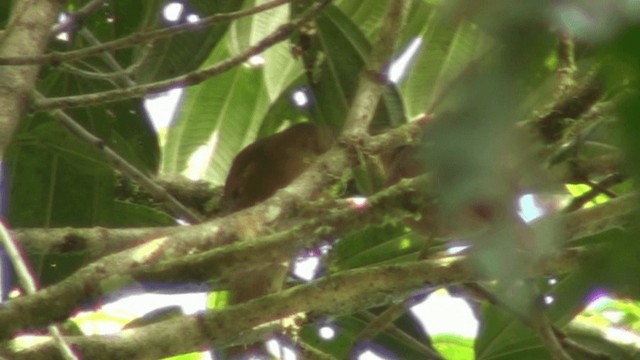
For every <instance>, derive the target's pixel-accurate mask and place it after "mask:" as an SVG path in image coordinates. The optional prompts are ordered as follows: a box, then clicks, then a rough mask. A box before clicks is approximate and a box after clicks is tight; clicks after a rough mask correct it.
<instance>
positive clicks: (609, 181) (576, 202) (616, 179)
mask: <svg viewBox="0 0 640 360" xmlns="http://www.w3.org/2000/svg"><path fill="white" fill-rule="evenodd" d="M625 179H626V177H625V176H622V175H621V174H611V175H609V176H607V177H606V178H604V179H603V180H602V181H600V182H598V183H595V184H594V183H589V186H591V190H589V191H587V192H585V193H584V194H582V195H580V196H576V197H575V198H573V200H571V203H569V205H567V206H566V207H565V208H564V209H563V210H562V211H564V212H572V211H576V210H578V209H581V208H582V207H583V206H585V205H586V204H587V203H588V202H589V201H591V200H593V199H595V198H596V196H598V195H600V194H605V195H607V196H609V197H611V198H615V197H617V196H616V194H613V193H612V192H611V191H610V190H609V188H610V187H612V186H614V185H617V184H620V183H621V182H623V181H624V180H625Z"/></svg>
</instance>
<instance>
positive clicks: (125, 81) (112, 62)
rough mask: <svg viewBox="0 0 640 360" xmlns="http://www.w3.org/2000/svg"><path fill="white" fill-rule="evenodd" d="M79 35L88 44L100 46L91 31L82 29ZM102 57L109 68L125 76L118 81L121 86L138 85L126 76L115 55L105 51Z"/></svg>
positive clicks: (101, 54)
mask: <svg viewBox="0 0 640 360" xmlns="http://www.w3.org/2000/svg"><path fill="white" fill-rule="evenodd" d="M79 33H80V36H82V37H83V38H84V39H85V40H87V41H88V42H90V43H92V44H100V40H98V38H96V37H95V35H93V33H92V32H91V31H89V30H87V29H85V28H82V29H80V32H79ZM100 56H101V57H102V59H103V61H104V62H105V63H106V64H107V66H109V67H110V68H111V69H112V70H114V71H117V72H119V73H122V74H123V75H122V76H120V77H119V78H118V79H117V80H118V81H119V82H120V86H122V87H130V86H135V85H137V84H136V82H135V81H133V80H132V79H131V77H129V75H128V74H124V69H123V68H122V66H120V64H119V63H118V61H117V60H116V58H115V57H114V56H113V54H111V53H110V52H109V51H103V52H102V53H100Z"/></svg>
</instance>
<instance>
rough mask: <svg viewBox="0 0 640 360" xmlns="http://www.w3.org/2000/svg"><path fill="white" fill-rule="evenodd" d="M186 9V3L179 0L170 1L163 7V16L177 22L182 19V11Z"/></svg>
mask: <svg viewBox="0 0 640 360" xmlns="http://www.w3.org/2000/svg"><path fill="white" fill-rule="evenodd" d="M183 11H184V5H182V4H181V3H178V2H172V3H168V4H167V6H165V7H164V9H162V16H164V18H165V19H166V20H167V21H171V22H176V21H178V20H180V17H181V16H182V12H183Z"/></svg>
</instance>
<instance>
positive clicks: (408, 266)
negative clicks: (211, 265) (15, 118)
mask: <svg viewBox="0 0 640 360" xmlns="http://www.w3.org/2000/svg"><path fill="white" fill-rule="evenodd" d="M576 255H577V253H576V252H573V251H567V252H565V253H564V254H561V255H560V256H558V257H557V258H556V259H554V260H555V261H551V262H546V263H545V264H543V265H545V266H547V267H540V268H538V269H537V270H538V271H539V273H540V274H546V273H557V272H558V271H566V269H567V268H569V267H570V266H571V264H574V265H575V261H576ZM567 264H569V265H567ZM472 268H473V267H472V265H471V264H470V262H469V260H468V259H467V258H464V257H451V258H447V259H441V260H438V261H434V260H425V261H417V262H411V263H405V264H398V265H386V266H377V267H373V268H366V269H356V270H350V271H345V272H343V273H340V274H336V275H332V276H330V277H326V278H324V279H322V280H319V281H317V282H314V283H311V284H308V285H302V286H297V287H294V288H291V289H289V290H286V291H283V292H281V293H277V294H273V295H268V296H265V297H262V298H259V299H256V300H253V301H250V302H248V303H246V304H242V305H236V306H231V307H229V308H227V309H224V310H220V311H214V312H208V313H205V314H201V315H197V316H184V317H180V318H176V319H171V320H167V321H164V322H161V323H157V324H153V325H149V326H146V327H141V328H137V329H133V330H131V331H130V332H127V333H126V336H122V337H117V338H114V337H113V336H92V337H83V338H70V339H69V341H70V342H71V343H73V344H74V345H75V346H76V347H77V348H78V349H79V351H80V352H81V353H82V354H83V355H84V356H85V357H86V358H91V359H113V358H114V357H116V355H117V357H119V358H127V359H137V358H160V357H165V356H169V355H175V354H180V353H185V352H189V351H193V350H196V349H200V348H201V347H202V346H203V345H208V344H213V345H214V346H224V345H227V344H228V343H230V342H232V341H233V340H234V339H235V338H236V337H237V336H238V335H239V334H240V333H241V332H242V331H243V330H246V329H250V328H253V327H255V326H258V325H260V324H263V323H266V322H269V321H274V320H278V319H282V318H285V317H288V316H291V315H294V314H297V313H300V312H308V313H311V314H312V315H341V314H347V313H352V312H354V311H359V310H362V309H367V308H372V307H375V306H381V305H386V304H389V303H391V302H393V301H396V300H399V299H403V298H404V297H406V296H407V295H408V294H410V293H411V292H413V291H415V290H417V289H419V288H421V287H423V286H425V285H427V284H429V285H437V284H455V283H462V282H465V281H470V280H472V279H473V280H476V279H474V278H475V277H477V274H475V273H474V271H473V270H472ZM19 356H21V357H16V358H15V359H27V358H28V359H57V357H56V356H57V355H56V353H55V351H52V349H51V346H50V345H48V344H47V345H45V346H43V347H39V348H37V349H34V350H33V351H30V352H29V353H23V354H19Z"/></svg>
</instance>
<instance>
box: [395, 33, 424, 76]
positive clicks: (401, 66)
mask: <svg viewBox="0 0 640 360" xmlns="http://www.w3.org/2000/svg"><path fill="white" fill-rule="evenodd" d="M421 44H422V39H421V38H415V39H413V40H412V41H411V43H410V44H409V46H407V48H406V49H405V50H404V51H403V52H402V54H401V55H400V56H399V57H398V58H397V59H396V60H395V61H394V62H393V63H392V64H391V66H390V67H389V74H388V76H389V80H390V81H391V82H393V83H396V84H397V83H398V82H400V79H402V76H403V75H404V74H405V73H406V72H407V67H408V66H409V63H410V62H411V60H412V59H413V58H414V57H415V55H416V53H417V52H418V49H419V48H420V45H421Z"/></svg>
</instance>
